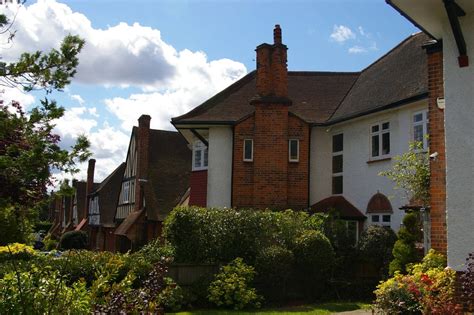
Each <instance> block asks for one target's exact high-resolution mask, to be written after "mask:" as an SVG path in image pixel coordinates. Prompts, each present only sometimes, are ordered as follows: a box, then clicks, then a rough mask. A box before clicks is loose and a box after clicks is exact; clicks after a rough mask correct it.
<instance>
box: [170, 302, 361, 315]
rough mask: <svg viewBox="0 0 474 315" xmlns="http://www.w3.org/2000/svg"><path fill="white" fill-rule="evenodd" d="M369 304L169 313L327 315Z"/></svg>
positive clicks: (331, 304)
mask: <svg viewBox="0 0 474 315" xmlns="http://www.w3.org/2000/svg"><path fill="white" fill-rule="evenodd" d="M369 308H370V304H366V303H360V302H333V303H323V304H314V305H302V306H291V307H283V308H269V309H261V310H256V311H229V310H196V311H189V312H179V313H170V314H175V315H227V314H243V315H246V314H249V315H299V314H305V315H310V314H311V315H327V314H333V313H337V312H345V311H354V310H358V309H369Z"/></svg>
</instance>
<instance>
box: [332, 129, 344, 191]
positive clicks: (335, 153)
mask: <svg viewBox="0 0 474 315" xmlns="http://www.w3.org/2000/svg"><path fill="white" fill-rule="evenodd" d="M338 135H342V150H341V151H337V152H333V148H332V147H331V152H332V155H331V174H332V177H331V195H333V196H342V195H343V194H344V133H343V132H337V133H333V134H332V137H331V143H332V145H333V143H334V140H333V139H334V137H335V136H338ZM338 155H341V156H342V172H339V173H333V172H332V167H333V165H332V163H333V159H334V157H335V156H338ZM339 176H341V177H342V192H341V193H340V194H334V193H333V181H334V177H339Z"/></svg>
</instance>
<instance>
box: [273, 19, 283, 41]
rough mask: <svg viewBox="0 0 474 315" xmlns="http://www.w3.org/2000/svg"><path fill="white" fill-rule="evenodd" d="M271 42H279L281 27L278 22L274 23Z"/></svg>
mask: <svg viewBox="0 0 474 315" xmlns="http://www.w3.org/2000/svg"><path fill="white" fill-rule="evenodd" d="M273 43H274V44H281V43H282V41H281V28H280V24H276V25H275V29H274V30H273Z"/></svg>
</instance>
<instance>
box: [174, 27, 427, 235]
mask: <svg viewBox="0 0 474 315" xmlns="http://www.w3.org/2000/svg"><path fill="white" fill-rule="evenodd" d="M427 39H428V37H427V36H426V35H424V34H422V33H418V34H415V35H412V36H410V37H408V38H407V39H405V40H404V41H403V42H401V43H400V44H399V45H397V46H396V47H395V48H393V49H392V50H391V51H389V52H388V53H387V54H386V55H384V56H382V57H381V58H380V59H378V60H377V61H375V62H374V63H372V64H371V65H369V66H368V67H367V68H365V69H363V70H362V71H360V72H320V71H314V72H310V71H288V70H287V47H286V45H284V44H283V42H282V36H281V29H280V27H279V26H278V25H277V26H276V27H275V29H274V42H273V44H261V45H259V46H258V47H257V49H256V54H257V60H256V61H257V69H256V70H255V71H252V72H250V73H249V74H248V75H246V76H245V77H243V78H242V79H240V80H239V81H237V82H236V83H234V84H232V85H231V86H229V87H228V88H226V89H225V90H223V91H221V92H220V93H218V94H217V95H215V96H214V97H212V98H210V99H209V100H207V101H205V102H204V103H203V104H201V105H199V106H197V107H196V108H194V109H193V110H191V111H190V112H188V113H186V114H184V115H182V116H179V117H176V118H173V119H172V124H173V125H174V126H175V127H176V128H177V129H178V130H179V132H180V133H181V134H182V135H183V136H184V137H185V138H186V139H187V141H188V142H189V143H190V145H191V146H192V150H193V158H192V173H191V185H190V195H189V204H191V205H199V206H207V207H237V208H239V207H240V208H256V209H263V208H271V209H286V208H292V209H295V210H299V209H309V208H313V209H315V210H317V211H327V210H328V209H329V208H332V207H335V208H338V210H339V211H340V212H341V215H342V216H343V217H344V218H345V219H346V220H347V221H348V222H349V223H350V227H351V229H352V230H354V231H355V234H356V236H357V234H358V233H360V231H361V230H362V227H363V225H364V224H378V225H386V226H391V227H392V228H393V229H395V230H398V228H399V226H400V224H401V220H402V217H403V212H402V211H399V210H398V208H400V207H401V206H403V205H405V204H406V203H407V200H406V198H405V196H404V195H403V194H402V193H401V192H400V191H396V190H394V189H393V183H392V182H391V181H390V180H388V179H387V178H383V177H380V176H379V175H378V173H379V172H380V171H383V170H387V169H388V168H390V167H391V164H392V163H393V160H392V157H393V156H395V155H399V154H402V153H403V152H406V151H407V150H408V147H409V142H410V141H413V140H421V141H424V145H425V147H427V143H426V140H424V139H425V135H426V134H427V130H428V102H429V97H428V80H427V71H428V70H427V67H428V57H427V54H426V52H425V51H423V49H422V46H423V44H424V43H425V42H426V41H427ZM393 209H395V211H394V210H393Z"/></svg>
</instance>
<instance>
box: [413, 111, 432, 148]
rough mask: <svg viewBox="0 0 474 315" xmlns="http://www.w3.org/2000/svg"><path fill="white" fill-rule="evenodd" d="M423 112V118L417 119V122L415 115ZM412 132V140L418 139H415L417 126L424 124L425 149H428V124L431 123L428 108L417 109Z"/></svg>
mask: <svg viewBox="0 0 474 315" xmlns="http://www.w3.org/2000/svg"><path fill="white" fill-rule="evenodd" d="M419 114H421V115H422V119H421V121H417V122H415V116H416V115H419ZM411 117H412V121H411V122H412V132H411V138H412V141H417V140H415V127H416V126H422V128H423V140H422V142H423V151H426V150H428V137H427V136H428V124H429V117H428V110H427V109H423V110H420V111H417V112H414V113H413V114H412V115H411Z"/></svg>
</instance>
